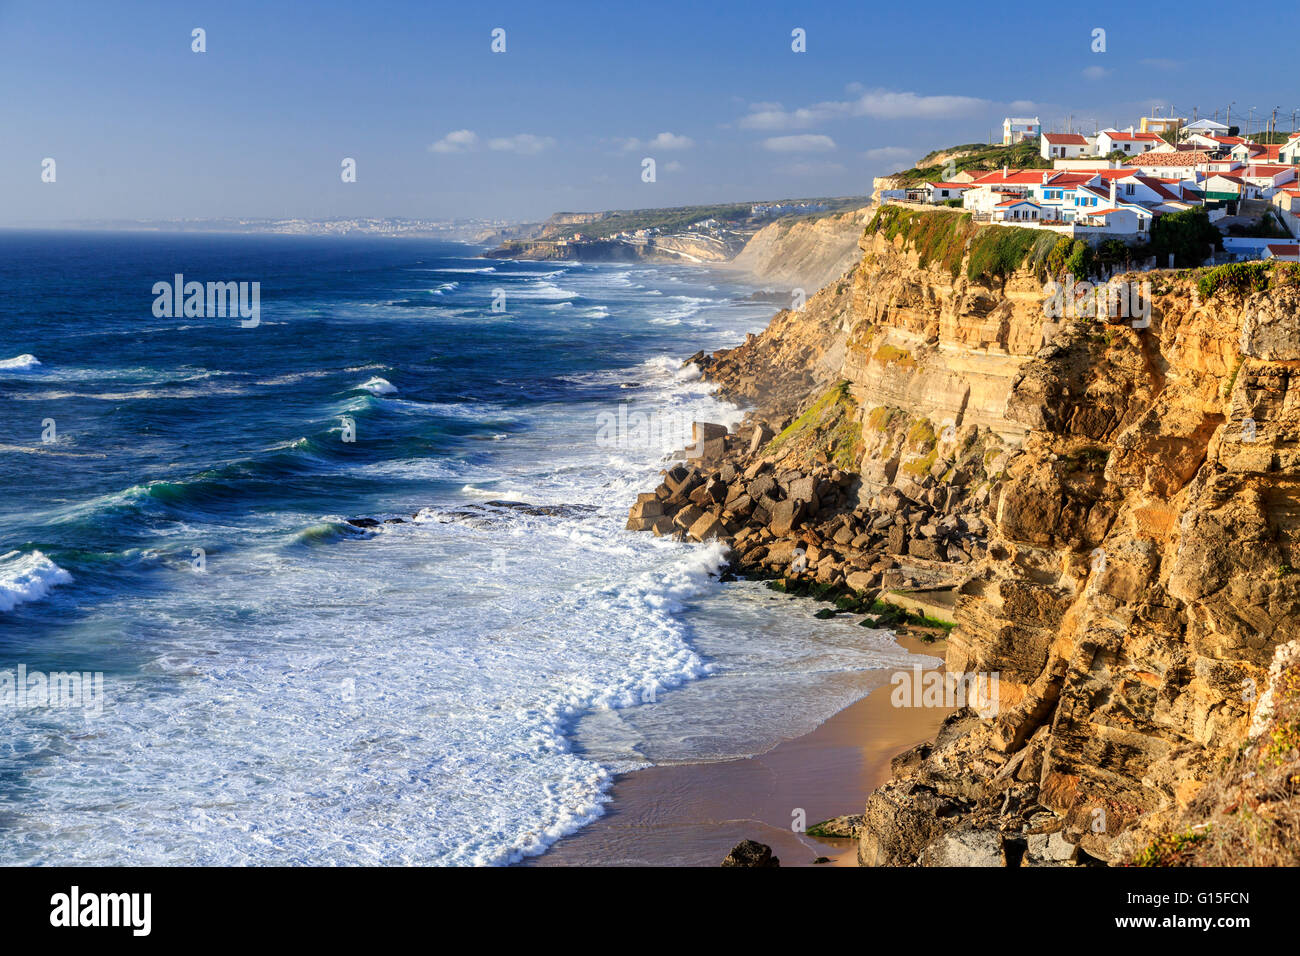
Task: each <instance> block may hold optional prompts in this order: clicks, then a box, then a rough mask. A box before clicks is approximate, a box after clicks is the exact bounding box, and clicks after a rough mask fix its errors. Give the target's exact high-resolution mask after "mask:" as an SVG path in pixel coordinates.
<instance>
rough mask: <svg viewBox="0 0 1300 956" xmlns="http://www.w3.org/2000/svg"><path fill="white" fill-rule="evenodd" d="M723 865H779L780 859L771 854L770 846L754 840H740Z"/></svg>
mask: <svg viewBox="0 0 1300 956" xmlns="http://www.w3.org/2000/svg"><path fill="white" fill-rule="evenodd" d="M722 865H723V866H780V865H781V861H780V860H779V859H777V858H776V857H774V856H773V855H772V848H771V847H770V846H768V845H767V844H765V843H758V842H756V841H754V840H741V841H740V842H739V843H737V844H736V845H735V846H734V847H732V848H731V852H730V853H728V854H727V857H726V859H724V860H723V861H722Z"/></svg>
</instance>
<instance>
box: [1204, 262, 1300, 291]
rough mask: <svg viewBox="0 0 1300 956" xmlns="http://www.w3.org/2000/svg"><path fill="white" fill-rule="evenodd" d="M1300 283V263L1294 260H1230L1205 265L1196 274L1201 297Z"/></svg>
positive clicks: (1263, 289)
mask: <svg viewBox="0 0 1300 956" xmlns="http://www.w3.org/2000/svg"><path fill="white" fill-rule="evenodd" d="M1295 285H1300V265H1297V264H1295V263H1294V262H1230V263H1228V264H1227V265H1222V266H1214V267H1213V268H1211V269H1205V270H1204V271H1202V272H1200V273H1199V274H1198V275H1197V277H1196V291H1197V293H1198V294H1199V295H1200V297H1201V298H1202V299H1212V298H1214V297H1215V296H1216V295H1218V294H1219V293H1220V292H1227V293H1230V294H1234V295H1239V296H1244V295H1248V294H1250V293H1251V292H1264V291H1266V290H1268V289H1269V288H1270V287H1276V288H1282V287H1286V286H1295Z"/></svg>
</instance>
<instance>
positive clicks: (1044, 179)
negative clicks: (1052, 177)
mask: <svg viewBox="0 0 1300 956" xmlns="http://www.w3.org/2000/svg"><path fill="white" fill-rule="evenodd" d="M1043 185H1044V186H1046V185H1047V173H1043Z"/></svg>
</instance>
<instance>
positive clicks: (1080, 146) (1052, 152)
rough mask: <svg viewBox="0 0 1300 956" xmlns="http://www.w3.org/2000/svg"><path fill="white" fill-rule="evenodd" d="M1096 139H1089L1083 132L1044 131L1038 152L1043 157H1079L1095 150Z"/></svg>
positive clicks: (1040, 138)
mask: <svg viewBox="0 0 1300 956" xmlns="http://www.w3.org/2000/svg"><path fill="white" fill-rule="evenodd" d="M1095 145H1096V139H1095V138H1094V139H1093V141H1092V142H1089V141H1088V137H1086V136H1084V135H1083V134H1082V133H1044V134H1043V135H1042V136H1041V137H1039V149H1038V154H1039V155H1040V156H1042V157H1043V159H1079V158H1080V157H1083V156H1087V155H1088V154H1089V153H1091V152H1092V151H1093V148H1094V147H1095Z"/></svg>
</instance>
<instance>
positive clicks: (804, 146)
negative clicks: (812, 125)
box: [763, 133, 835, 153]
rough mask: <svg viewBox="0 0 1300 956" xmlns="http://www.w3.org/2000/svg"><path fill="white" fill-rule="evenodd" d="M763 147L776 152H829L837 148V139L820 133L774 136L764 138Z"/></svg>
mask: <svg viewBox="0 0 1300 956" xmlns="http://www.w3.org/2000/svg"><path fill="white" fill-rule="evenodd" d="M763 148H764V149H769V150H771V151H772V152H774V153H827V152H830V151H831V150H832V149H834V148H835V140H833V139H831V138H830V137H829V136H822V135H821V134H820V133H802V134H800V135H798V136H773V137H770V138H769V139H765V140H763Z"/></svg>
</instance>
